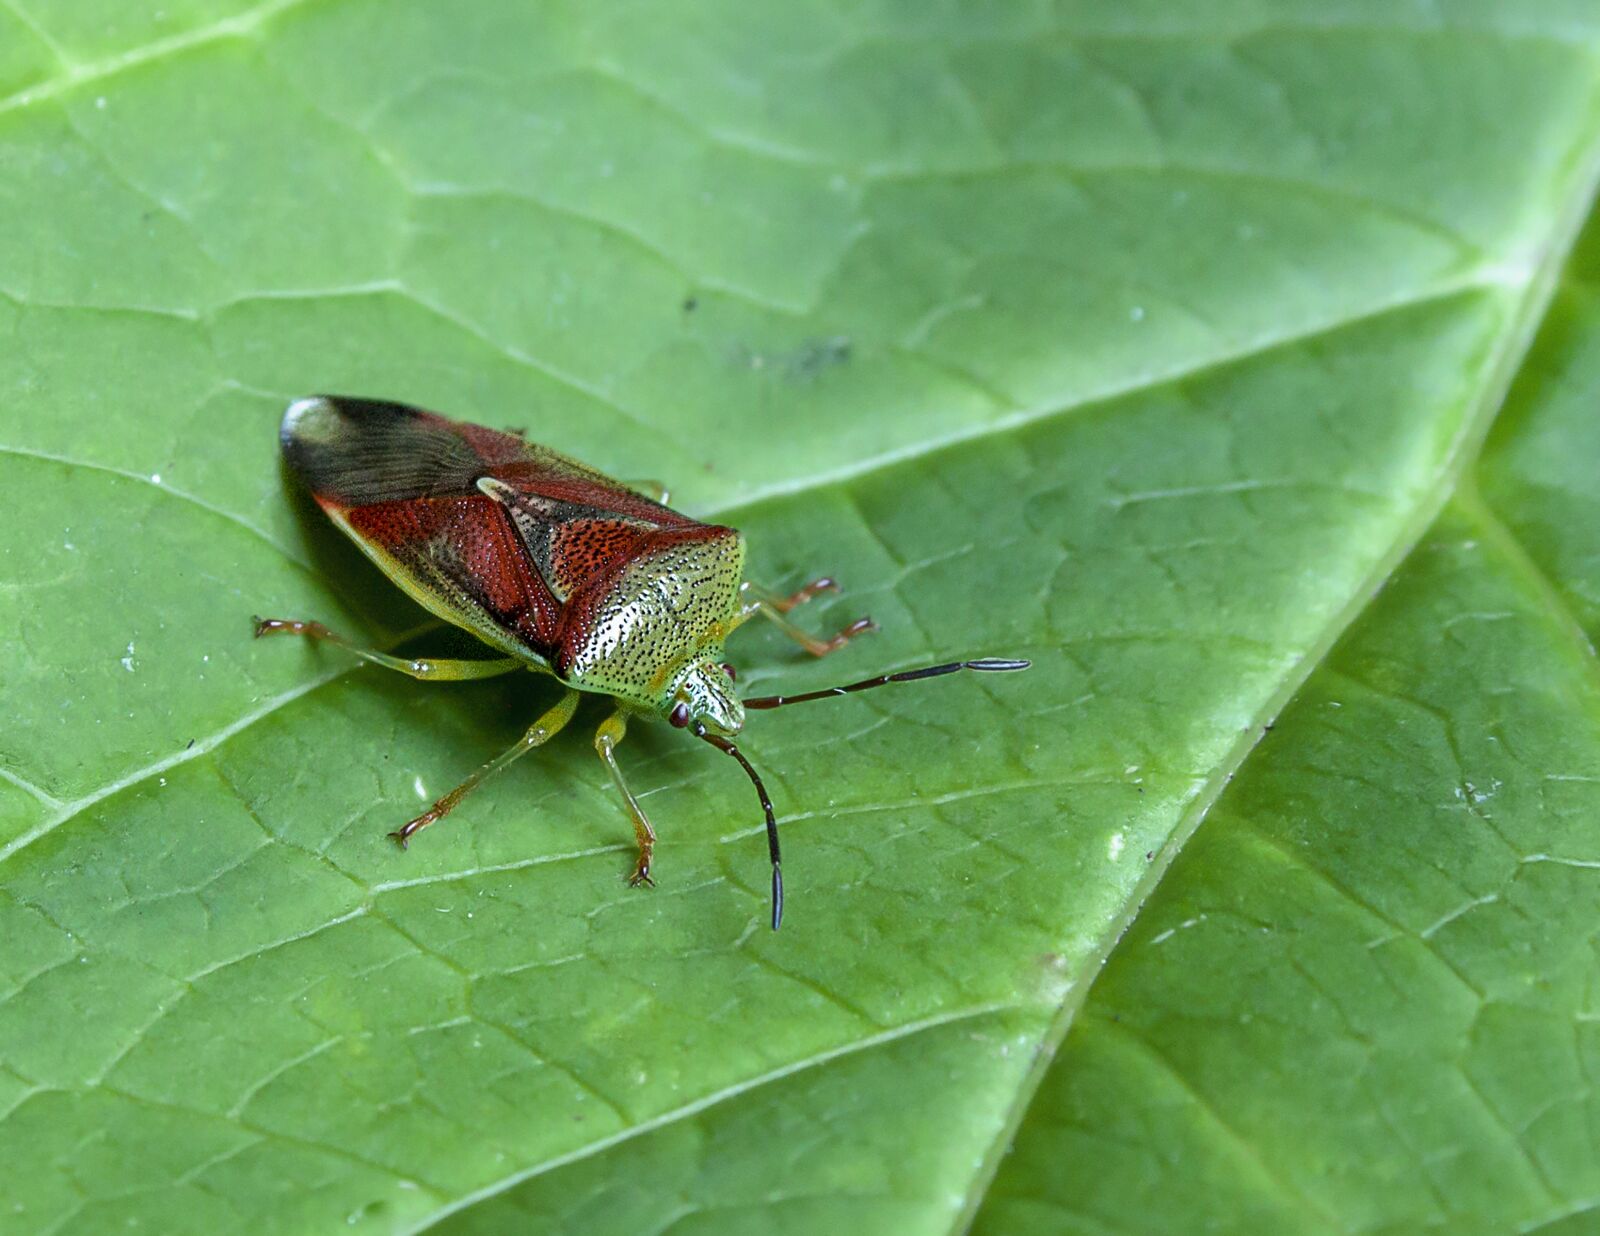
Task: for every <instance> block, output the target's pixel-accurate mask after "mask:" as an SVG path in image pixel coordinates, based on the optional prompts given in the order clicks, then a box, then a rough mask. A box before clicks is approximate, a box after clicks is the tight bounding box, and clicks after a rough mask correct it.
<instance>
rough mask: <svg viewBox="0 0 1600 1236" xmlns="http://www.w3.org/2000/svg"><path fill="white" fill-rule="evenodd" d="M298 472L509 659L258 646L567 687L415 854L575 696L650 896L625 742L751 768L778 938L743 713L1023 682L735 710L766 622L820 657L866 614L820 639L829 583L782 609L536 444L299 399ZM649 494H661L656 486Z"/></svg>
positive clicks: (286, 443)
mask: <svg viewBox="0 0 1600 1236" xmlns="http://www.w3.org/2000/svg"><path fill="white" fill-rule="evenodd" d="M280 439H281V442H282V447H283V455H284V459H285V460H286V461H287V463H288V466H289V468H290V470H291V471H293V472H294V473H295V475H296V476H298V477H299V478H300V480H301V481H302V482H304V484H305V486H306V488H307V489H308V490H310V492H311V495H312V497H313V498H315V499H316V501H317V504H318V505H319V506H321V508H322V509H323V510H324V511H325V512H326V513H327V514H328V516H329V517H330V518H331V519H332V520H333V522H334V523H335V524H337V525H338V526H339V527H340V528H341V529H343V530H344V532H345V533H346V534H348V535H349V536H350V538H351V539H352V540H354V541H355V543H356V544H357V545H358V546H360V547H361V549H362V550H363V551H364V552H365V553H366V555H367V556H368V557H369V558H371V559H372V560H373V561H374V562H376V563H377V564H378V566H379V567H380V568H381V569H382V570H383V572H384V573H385V574H386V575H388V576H389V578H390V579H392V580H393V581H394V582H395V583H396V584H398V585H399V586H400V587H401V588H402V589H404V590H405V591H406V592H407V593H408V594H409V595H410V596H411V597H413V598H414V599H415V600H416V601H418V602H419V603H420V604H421V605H422V606H423V607H424V608H426V609H428V610H430V611H431V612H432V613H434V614H436V615H438V616H439V617H440V618H443V619H445V620H446V621H447V622H451V623H454V624H455V625H456V626H459V627H462V628H464V629H465V630H467V631H469V632H471V633H472V634H473V635H475V636H477V637H478V638H479V639H481V640H482V641H483V642H484V643H486V644H488V645H489V646H490V647H492V648H494V649H496V650H498V651H499V652H500V653H501V654H502V655H501V656H500V657H497V658H494V659H491V660H477V661H474V660H437V659H433V658H414V659H408V658H405V657H395V656H389V655H387V654H385V653H380V652H372V651H369V650H367V649H363V648H357V647H354V646H353V645H351V644H350V643H349V642H347V641H346V640H344V639H342V638H340V637H339V636H337V635H335V634H334V633H333V632H332V631H330V630H328V628H327V627H325V626H323V625H322V624H321V623H319V622H307V621H297V620H288V619H282V618H263V619H258V620H257V621H256V634H257V635H258V636H261V635H272V634H278V633H287V634H296V635H303V636H306V637H308V638H311V639H317V640H325V641H328V642H330V643H334V644H338V645H340V646H341V647H344V648H346V649H348V650H349V651H350V652H352V653H354V654H355V655H356V656H358V657H361V658H362V659H363V660H366V661H370V662H372V663H374V664H377V665H382V666H386V667H387V668H389V669H394V670H398V671H400V672H401V673H403V674H409V675H411V676H412V677H413V678H420V679H425V680H429V681H435V682H449V681H460V680H463V679H469V678H488V677H492V676H494V675H498V674H506V673H511V672H512V671H515V670H531V671H533V672H535V673H540V674H549V675H551V676H552V677H554V678H555V679H556V680H557V681H558V682H560V683H561V684H562V685H563V686H564V687H565V688H566V690H565V691H563V693H562V695H561V698H560V699H559V700H557V701H556V703H555V704H554V705H553V706H551V707H550V708H549V709H548V710H546V712H545V713H544V714H543V715H542V716H540V717H539V719H538V720H537V721H535V722H534V723H533V725H532V726H531V727H530V728H529V729H528V731H527V732H526V733H525V734H523V736H522V737H521V738H520V739H519V740H518V741H517V743H516V744H515V745H514V746H512V747H511V748H509V749H508V750H506V751H504V752H502V753H501V754H500V755H498V756H496V757H495V758H494V759H493V760H491V761H490V762H489V763H487V764H485V765H484V766H483V767H482V768H480V769H479V770H478V771H477V772H475V773H473V774H472V775H471V776H470V777H468V778H467V779H466V780H465V781H463V782H462V783H461V784H460V785H458V786H457V787H456V788H455V789H453V790H451V791H450V792H449V793H448V794H446V795H445V796H444V797H443V798H440V799H439V800H438V801H437V802H435V803H434V804H433V806H432V807H430V808H429V809H428V810H427V811H425V812H423V813H422V814H421V815H419V816H417V817H416V818H415V819H413V820H410V821H408V822H407V823H405V824H404V825H403V826H401V828H399V829H398V830H397V831H396V832H395V833H394V834H392V835H393V836H394V838H395V839H396V840H397V841H399V842H400V844H401V845H402V846H404V845H406V844H407V843H408V842H409V841H410V839H411V838H412V837H413V836H415V835H416V834H417V833H418V832H420V831H421V830H422V829H424V828H426V827H427V826H428V825H429V824H432V823H433V822H434V821H436V820H438V819H439V818H440V817H442V816H444V815H445V814H446V813H448V812H449V811H451V810H452V809H453V808H454V807H455V806H456V804H458V803H459V802H460V801H461V800H462V798H464V797H465V796H466V795H467V794H468V793H469V792H470V791H471V790H473V789H474V788H476V787H477V786H478V785H480V784H482V783H483V781H484V780H485V779H486V778H488V777H490V776H492V775H493V774H494V773H497V772H499V771H500V770H501V769H503V768H505V767H506V766H507V765H508V764H510V763H511V762H512V761H513V760H515V759H517V758H518V757H519V756H521V755H524V754H526V753H527V752H529V751H531V750H533V749H534V748H535V747H538V746H541V745H542V744H543V743H545V742H546V741H547V740H548V739H549V738H550V737H551V736H552V735H553V734H555V733H556V732H557V731H558V730H560V729H561V728H562V727H563V726H564V725H566V724H567V722H568V721H570V720H571V719H572V715H573V713H574V711H575V710H576V708H577V704H578V696H579V692H590V693H593V694H598V695H608V696H611V697H613V698H614V699H615V700H616V701H617V706H616V709H615V710H614V711H613V712H612V713H611V715H610V716H609V717H607V718H606V720H605V721H603V722H602V723H601V725H600V728H599V730H598V731H597V732H596V734H595V739H594V745H595V750H596V751H597V752H598V753H599V755H600V758H601V759H602V760H603V761H604V762H605V765H606V768H607V770H608V771H609V772H610V774H611V779H612V781H613V782H614V783H615V784H616V787H617V791H618V793H619V794H620V795H621V797H622V801H623V805H624V807H625V808H626V809H627V812H628V815H629V817H630V818H631V820H632V821H633V829H634V835H635V837H636V838H637V841H638V846H639V853H638V858H637V861H636V862H635V863H634V867H633V873H632V875H631V876H630V877H629V882H630V883H632V884H635V885H637V884H652V883H654V881H653V880H652V879H651V876H650V867H651V862H652V859H653V856H654V849H655V840H656V835H655V831H654V830H653V829H652V828H651V827H650V821H649V820H648V819H647V818H646V817H645V814H644V811H643V810H642V809H641V808H640V806H639V803H638V800H637V799H635V798H634V796H633V794H632V792H631V791H630V790H629V789H628V785H627V782H626V781H625V780H624V778H623V776H622V770H621V768H620V767H619V766H618V764H617V759H616V754H615V749H616V747H617V744H618V743H620V742H621V741H622V739H623V736H624V734H625V733H626V732H627V727H628V721H629V719H630V718H632V717H637V716H651V715H654V716H663V717H665V718H666V719H667V721H668V722H670V723H671V724H672V725H674V726H677V727H678V728H680V729H687V730H688V731H689V732H690V733H692V734H693V735H694V736H695V737H697V738H699V739H702V740H703V741H705V742H706V743H709V744H710V745H711V746H713V747H716V748H717V749H718V750H720V751H723V752H725V753H727V754H728V755H730V756H732V757H733V758H734V759H735V760H737V761H738V763H739V766H740V767H741V768H743V769H744V771H745V773H746V775H747V776H748V777H749V778H750V780H751V782H752V783H754V785H755V788H756V793H757V795H758V796H759V798H760V800H761V809H762V812H763V813H764V815H765V817H766V829H767V847H768V850H769V852H770V855H771V858H772V926H773V928H774V929H776V928H777V926H778V924H779V922H780V921H781V920H782V917H783V874H782V865H781V863H780V856H779V852H778V824H777V819H776V817H775V816H774V814H773V810H772V801H771V799H770V797H769V796H768V794H767V790H766V787H765V786H764V785H762V783H761V778H760V776H759V775H758V774H757V773H756V770H755V769H754V768H753V767H751V765H750V761H749V760H748V759H746V758H745V755H744V753H743V752H742V751H740V750H739V748H738V746H736V745H735V744H734V742H733V736H734V735H736V734H738V733H739V732H740V730H742V729H743V728H744V721H745V711H746V710H747V709H766V708H781V707H784V706H785V705H788V704H798V703H801V702H803V701H805V700H816V699H824V698H827V697H830V696H835V695H846V694H849V693H851V692H855V691H866V690H869V689H871V688H874V687H881V686H885V685H887V684H889V683H891V682H914V681H916V680H918V679H922V678H933V677H937V676H939V675H941V674H950V673H955V672H956V671H958V670H980V671H983V670H988V671H994V670H1020V669H1026V668H1027V666H1028V662H1026V661H1017V660H995V659H985V660H975V661H952V662H950V663H948V664H945V665H934V666H930V667H927V668H924V669H914V670H905V671H902V672H900V673H894V674H882V675H879V676H877V677H875V678H866V679H863V680H862V681H860V682H853V683H850V684H849V685H847V686H842V687H830V688H828V689H826V690H822V691H807V692H803V693H801V694H798V695H766V696H758V697H756V698H754V699H746V700H741V699H740V698H739V696H738V694H737V693H736V691H735V689H734V676H735V675H734V669H733V666H732V665H731V664H730V663H729V662H728V661H727V660H726V659H725V656H724V653H723V642H724V641H725V640H726V639H727V637H728V636H729V635H730V634H732V632H733V631H735V630H737V629H738V628H739V627H740V626H742V625H743V624H744V623H745V622H747V621H748V620H749V619H751V618H753V617H756V616H757V615H760V616H761V617H763V618H766V619H768V620H769V621H771V622H773V623H775V624H776V625H777V626H778V628H779V629H780V630H781V631H783V632H784V634H786V635H787V636H789V637H790V638H791V639H793V640H794V641H795V642H796V643H798V644H799V645H800V646H801V647H802V648H804V649H806V651H808V652H810V653H812V654H813V655H815V656H819V657H820V656H826V655H827V654H828V653H830V652H834V651H837V650H838V649H840V648H842V647H844V645H845V644H846V643H848V642H849V640H850V639H851V638H853V637H854V636H856V635H859V634H861V633H862V632H864V631H870V630H872V629H873V623H872V621H871V620H870V619H867V618H859V619H857V620H856V621H855V622H852V623H851V624H850V625H849V626H847V627H845V628H844V629H843V630H842V631H840V632H838V633H837V634H836V635H834V636H832V637H830V638H827V639H823V638H819V637H818V636H815V635H813V634H811V633H810V632H808V631H806V630H804V629H803V628H801V627H799V626H797V625H795V624H794V623H793V622H792V621H790V619H789V618H788V613H789V611H790V610H792V609H793V608H794V607H795V606H797V605H800V604H802V603H804V602H806V601H808V600H810V599H811V598H812V597H814V596H816V595H817V594H818V593H821V592H829V591H834V590H836V589H837V584H835V583H834V581H833V580H831V579H828V578H826V577H824V578H821V579H817V580H815V581H813V582H812V583H810V584H807V585H806V586H805V587H804V588H801V589H800V590H799V591H797V592H795V593H793V594H791V595H788V596H784V595H781V594H778V593H774V592H769V591H768V590H767V589H764V588H761V587H758V586H757V585H756V584H754V583H752V582H750V581H747V580H745V579H744V539H743V538H742V537H741V536H740V534H739V533H738V532H737V531H735V530H734V529H732V528H725V527H722V526H719V525H716V524H703V523H700V522H698V521H696V520H693V519H690V518H689V517H688V516H686V515H680V514H679V513H678V512H676V511H674V510H672V509H671V508H670V507H668V506H666V505H664V504H665V502H666V499H667V495H666V492H665V491H664V490H663V489H661V488H660V487H659V486H653V485H645V484H633V485H626V484H623V483H622V482H620V481H615V480H612V479H611V478H610V477H608V476H605V475H603V474H602V473H600V472H596V471H595V470H594V469H592V468H589V467H586V466H585V465H583V464H581V463H578V462H577V461H576V460H572V459H568V458H567V457H565V456H563V455H559V454H557V453H556V452H555V451H552V450H549V449H548V448H546V447H542V446H537V445H535V444H534V443H531V442H528V441H525V440H524V439H523V438H522V437H520V436H518V435H516V434H511V433H504V432H501V431H499V430H495V429H486V428H484V427H483V426H481V425H471V424H467V423H464V422H460V421H451V420H448V419H446V418H445V417H442V416H437V415H435V414H434V413H431V412H425V411H422V410H421V409H420V408H413V407H409V406H407V405H405V404H398V403H385V402H381V401H377V400H368V399H349V398H343V397H336V396H315V397H312V398H309V399H301V400H297V401H296V402H295V403H293V404H291V405H290V407H289V410H288V412H287V413H286V414H285V415H284V418H283V426H282V429H281V432H280ZM647 491H648V492H647Z"/></svg>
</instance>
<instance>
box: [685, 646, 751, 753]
mask: <svg viewBox="0 0 1600 1236" xmlns="http://www.w3.org/2000/svg"><path fill="white" fill-rule="evenodd" d="M666 714H667V720H668V721H670V722H672V724H673V725H676V726H677V727H678V728H679V729H687V728H690V727H698V728H703V729H705V730H707V731H709V732H710V733H713V734H721V735H723V736H724V737H728V736H731V735H734V734H737V733H738V732H739V731H740V730H742V729H743V728H744V705H743V704H741V703H740V702H739V697H738V696H737V695H735V694H734V692H733V666H731V665H729V664H728V663H727V662H726V661H721V660H718V659H716V658H715V657H713V658H710V659H706V660H700V661H694V662H692V663H691V664H690V665H689V666H688V667H687V668H686V669H685V670H684V672H683V673H682V674H681V675H680V676H679V677H678V679H677V681H676V682H675V683H674V684H673V690H672V696H671V699H670V700H669V702H668V704H667V708H666Z"/></svg>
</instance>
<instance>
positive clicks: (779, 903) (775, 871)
mask: <svg viewBox="0 0 1600 1236" xmlns="http://www.w3.org/2000/svg"><path fill="white" fill-rule="evenodd" d="M694 732H695V735H696V737H699V738H703V739H705V740H706V741H707V742H708V743H710V744H711V745H712V746H713V747H715V748H716V749H717V750H718V751H725V752H727V753H728V754H729V755H731V756H733V758H734V759H736V760H738V761H739V766H740V767H741V768H743V769H744V771H745V775H746V776H747V777H749V778H750V782H751V784H752V785H754V786H755V787H756V797H757V798H759V799H760V800H761V810H762V811H763V812H765V813H766V817H767V853H769V854H771V855H772V930H774V931H776V930H778V927H779V925H780V924H781V923H782V922H783V866H782V862H781V856H780V855H779V853H778V819H777V817H776V816H775V815H773V814H772V799H770V798H768V797H767V787H766V786H764V785H762V784H761V776H760V774H759V773H757V772H756V770H755V769H754V768H752V767H751V765H750V761H749V760H747V759H745V758H744V752H743V751H741V750H739V748H738V747H736V746H734V745H733V744H732V743H731V742H729V741H728V740H727V739H726V738H723V737H721V736H720V735H717V734H712V733H710V732H709V731H707V729H706V728H705V726H703V725H697V726H696V727H695V731H694Z"/></svg>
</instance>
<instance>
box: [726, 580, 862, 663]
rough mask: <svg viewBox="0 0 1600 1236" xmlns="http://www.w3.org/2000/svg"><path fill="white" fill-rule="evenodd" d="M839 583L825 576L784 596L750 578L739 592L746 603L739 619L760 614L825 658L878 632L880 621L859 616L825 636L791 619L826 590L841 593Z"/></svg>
mask: <svg viewBox="0 0 1600 1236" xmlns="http://www.w3.org/2000/svg"><path fill="white" fill-rule="evenodd" d="M838 590H839V585H838V584H837V583H836V582H835V581H833V580H832V579H829V578H828V577H827V576H826V575H824V576H823V577H822V578H821V579H814V580H812V581H811V582H810V583H809V584H807V585H806V586H805V587H804V588H801V589H800V590H799V591H798V592H794V593H791V594H790V595H788V596H781V595H779V594H778V593H775V592H769V591H768V590H767V589H765V588H763V587H761V586H760V585H759V584H753V583H750V582H749V581H748V580H747V581H746V582H745V583H743V584H741V585H740V586H739V595H740V597H741V599H742V602H743V604H742V605H741V606H740V609H739V615H738V621H739V622H740V623H744V622H747V621H749V620H750V619H751V618H753V617H755V616H756V615H757V614H760V615H761V616H762V617H763V618H765V619H767V621H769V622H771V623H772V624H773V625H774V626H776V627H777V628H778V630H780V631H782V632H783V633H784V634H785V635H787V636H788V637H789V638H790V639H792V640H793V641H794V642H795V643H797V644H799V645H800V647H802V648H804V649H805V650H806V651H807V652H809V653H810V654H811V655H812V656H814V657H825V656H827V655H828V654H829V653H830V652H838V651H839V649H841V648H843V647H844V646H845V645H846V644H848V643H849V642H850V641H851V640H852V639H854V638H855V637H856V636H858V635H862V634H864V633H866V632H867V631H876V630H877V629H878V624H877V623H875V622H873V621H872V619H871V618H867V617H861V618H857V619H856V620H855V621H854V622H852V623H851V624H850V625H849V626H847V627H845V629H844V630H842V631H840V632H839V633H838V634H837V635H834V636H831V637H829V638H827V639H823V638H822V637H820V636H817V635H813V634H811V632H810V631H807V630H806V629H805V628H804V627H801V626H799V625H797V624H796V623H794V622H791V621H790V620H789V619H788V617H786V615H787V614H788V612H789V611H790V610H791V609H793V608H794V607H795V606H797V605H803V604H805V602H807V601H809V600H810V599H811V598H812V597H814V596H816V595H817V594H818V593H822V592H837V591H838Z"/></svg>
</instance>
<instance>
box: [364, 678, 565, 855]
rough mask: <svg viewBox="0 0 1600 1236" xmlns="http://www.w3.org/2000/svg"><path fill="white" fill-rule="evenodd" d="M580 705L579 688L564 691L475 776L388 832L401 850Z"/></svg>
mask: <svg viewBox="0 0 1600 1236" xmlns="http://www.w3.org/2000/svg"><path fill="white" fill-rule="evenodd" d="M577 708H578V693H577V692H576V691H568V692H566V693H565V694H563V695H562V697H561V698H560V699H559V700H557V701H556V704H555V706H554V707H553V708H551V709H550V710H549V711H548V712H546V713H545V714H544V716H542V717H540V718H539V719H538V720H537V721H535V722H534V723H533V724H532V725H531V726H529V727H528V732H527V733H526V734H524V735H523V736H522V737H521V738H519V739H517V741H516V744H515V745H514V746H511V747H507V748H506V749H505V750H504V751H502V752H501V753H500V754H499V755H497V756H495V757H494V759H492V760H490V761H489V762H488V763H487V764H485V765H484V766H483V767H482V768H480V769H478V771H477V772H475V773H473V774H472V776H470V777H468V778H467V779H466V780H465V781H463V782H462V783H461V784H460V785H458V786H456V788H455V789H453V790H451V791H450V792H449V793H448V794H446V795H445V796H444V797H443V798H441V799H439V801H438V802H436V803H434V804H433V806H431V807H429V808H428V809H427V810H426V811H424V812H423V813H422V814H421V815H419V816H417V818H416V819H414V820H407V821H406V822H405V823H404V824H402V825H401V826H400V827H399V828H397V829H396V830H395V831H394V832H392V833H390V834H389V836H391V837H393V838H394V839H395V840H396V841H398V842H399V843H400V848H401V849H402V850H403V849H405V848H406V846H407V845H408V844H410V841H411V838H412V837H414V836H416V835H417V834H418V833H420V832H421V831H422V830H423V829H424V828H426V827H428V825H430V824H432V823H434V822H435V821H436V820H439V819H441V818H442V817H444V816H446V815H448V814H450V812H451V811H453V810H454V809H455V807H456V805H457V804H458V803H459V802H460V801H461V800H462V799H463V798H465V797H466V796H467V795H468V794H470V793H472V791H473V790H475V789H477V788H478V787H479V786H480V785H482V784H483V783H484V782H485V781H487V780H488V779H489V778H490V777H492V776H494V775H495V773H497V772H499V771H500V770H501V769H502V768H504V767H506V765H508V764H510V763H511V762H512V761H513V760H515V759H518V758H520V757H521V756H524V755H526V754H527V753H528V752H530V751H532V750H533V749H534V748H535V747H542V746H543V745H544V744H545V743H546V742H548V741H549V740H550V738H551V737H553V736H554V735H555V733H556V732H557V731H558V730H560V729H561V727H562V726H564V725H566V723H567V722H568V721H570V720H572V714H573V713H574V712H575V711H577Z"/></svg>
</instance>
